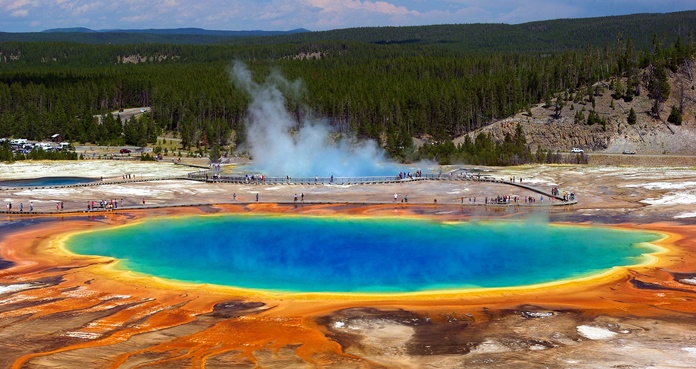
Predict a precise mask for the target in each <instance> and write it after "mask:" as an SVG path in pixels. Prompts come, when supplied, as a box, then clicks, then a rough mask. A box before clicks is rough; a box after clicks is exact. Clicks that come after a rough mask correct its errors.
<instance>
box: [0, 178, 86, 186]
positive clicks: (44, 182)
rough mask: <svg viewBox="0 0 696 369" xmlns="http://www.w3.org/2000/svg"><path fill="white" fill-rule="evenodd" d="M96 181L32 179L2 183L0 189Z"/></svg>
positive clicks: (82, 179)
mask: <svg viewBox="0 0 696 369" xmlns="http://www.w3.org/2000/svg"><path fill="white" fill-rule="evenodd" d="M94 181H96V179H93V178H85V177H41V178H31V179H15V180H10V181H0V187H30V186H40V187H50V186H68V185H74V184H80V183H90V182H94Z"/></svg>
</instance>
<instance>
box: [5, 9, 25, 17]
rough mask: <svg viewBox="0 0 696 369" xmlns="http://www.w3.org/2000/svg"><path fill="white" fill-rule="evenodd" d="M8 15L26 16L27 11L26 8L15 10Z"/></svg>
mask: <svg viewBox="0 0 696 369" xmlns="http://www.w3.org/2000/svg"><path fill="white" fill-rule="evenodd" d="M10 15H12V16H13V17H26V16H27V15H29V11H28V10H26V9H20V10H15V11H13V12H12V14H10Z"/></svg>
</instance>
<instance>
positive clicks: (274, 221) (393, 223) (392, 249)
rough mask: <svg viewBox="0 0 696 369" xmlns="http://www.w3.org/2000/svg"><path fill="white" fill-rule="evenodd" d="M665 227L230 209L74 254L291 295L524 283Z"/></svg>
mask: <svg viewBox="0 0 696 369" xmlns="http://www.w3.org/2000/svg"><path fill="white" fill-rule="evenodd" d="M659 238H660V235H659V234H655V233H646V232H639V231H624V230H617V229H609V228H601V227H594V228H592V227H569V226H551V225H548V224H546V223H543V222H529V221H527V222H502V221H501V222H459V223H443V222H436V221H426V220H416V219H399V218H347V217H301V216H274V215H268V216H266V215H261V216H260V215H224V216H195V217H183V218H161V219H153V220H145V221H144V222H142V223H139V224H136V225H132V226H124V227H118V228H113V229H105V230H99V231H92V232H87V233H81V234H76V235H74V236H72V237H71V238H70V239H69V240H68V242H67V245H68V249H69V250H71V251H73V252H75V253H78V254H85V255H102V256H110V257H114V258H117V259H119V260H121V264H120V267H122V268H124V269H129V270H133V271H137V272H141V273H145V274H150V275H154V276H158V277H163V278H168V279H173V280H179V281H188V282H195V283H211V284H218V285H225V286H235V287H241V288H248V289H261V290H273V291H285V292H339V293H340V292H375V293H395V292H416V291H429V290H442V289H467V288H490V287H509V286H523V285H530V284H536V283H543V282H551V281H556V280H561V279H569V278H574V277H581V276H587V275H590V274H593V273H598V272H601V271H605V270H608V269H610V268H612V267H614V266H621V265H632V264H637V263H640V262H641V261H642V260H643V258H644V256H643V254H646V253H650V252H654V251H655V249H654V247H653V246H651V245H648V244H646V242H651V241H655V240H657V239H659Z"/></svg>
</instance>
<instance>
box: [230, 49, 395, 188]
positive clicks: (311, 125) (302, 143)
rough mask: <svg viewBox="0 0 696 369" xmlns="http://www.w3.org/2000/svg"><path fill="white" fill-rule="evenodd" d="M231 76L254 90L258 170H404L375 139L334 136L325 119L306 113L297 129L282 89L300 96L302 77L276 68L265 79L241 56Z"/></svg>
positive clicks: (251, 126) (252, 127)
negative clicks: (294, 78)
mask: <svg viewBox="0 0 696 369" xmlns="http://www.w3.org/2000/svg"><path fill="white" fill-rule="evenodd" d="M230 76H231V79H232V81H233V83H234V84H235V86H237V87H238V88H240V89H242V90H244V91H246V92H247V93H249V95H250V96H251V102H250V104H249V107H248V116H247V119H248V121H247V144H248V146H249V147H248V148H249V152H250V153H251V155H252V156H253V159H254V167H255V168H256V169H257V170H260V171H261V172H263V173H265V174H267V175H270V176H286V175H290V176H295V177H297V176H303V177H313V176H315V175H318V176H320V177H328V176H331V175H334V176H337V177H355V176H374V175H389V176H390V175H395V174H396V173H398V172H399V169H397V168H398V167H397V165H396V164H395V163H393V162H390V161H388V160H387V159H386V157H385V153H384V151H383V150H382V149H381V148H379V147H378V146H377V144H376V143H375V142H374V141H355V140H351V142H349V140H345V139H343V140H339V141H338V142H334V140H333V139H332V138H331V133H332V131H331V129H330V128H329V127H328V126H327V125H326V124H322V122H321V121H318V120H315V119H311V118H309V117H306V116H303V117H301V118H300V119H301V122H300V127H299V129H298V130H297V131H296V132H292V129H293V128H294V127H295V126H296V120H295V119H294V118H293V116H292V115H291V113H290V112H289V111H288V110H287V109H286V104H285V103H286V97H285V96H284V95H283V93H282V92H281V89H282V90H283V91H286V94H289V95H291V96H295V97H297V96H300V95H301V94H302V87H303V86H302V84H301V82H300V81H288V80H286V79H285V78H283V77H282V76H281V75H280V74H279V73H277V72H276V73H272V74H270V75H269V76H268V77H267V78H266V80H265V81H264V83H262V84H259V83H256V82H254V80H253V79H252V77H251V72H250V71H249V70H248V69H247V67H246V66H245V65H244V64H243V63H241V62H235V63H234V66H233V67H232V70H231V73H230Z"/></svg>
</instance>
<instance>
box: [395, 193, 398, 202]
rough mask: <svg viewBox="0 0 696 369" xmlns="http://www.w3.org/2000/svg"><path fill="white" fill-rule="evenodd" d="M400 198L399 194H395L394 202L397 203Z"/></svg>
mask: <svg viewBox="0 0 696 369" xmlns="http://www.w3.org/2000/svg"><path fill="white" fill-rule="evenodd" d="M398 198H399V195H397V194H396V193H395V194H394V202H396V200H397V199H398Z"/></svg>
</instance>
